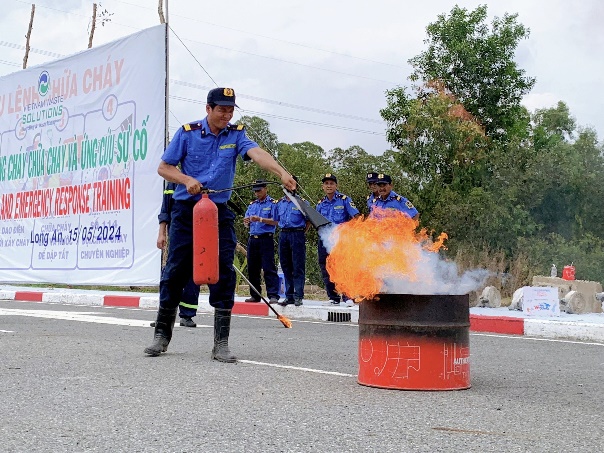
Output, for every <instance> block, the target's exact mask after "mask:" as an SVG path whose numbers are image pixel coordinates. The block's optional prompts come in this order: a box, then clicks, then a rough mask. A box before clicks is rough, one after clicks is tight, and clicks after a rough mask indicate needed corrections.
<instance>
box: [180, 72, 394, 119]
mask: <svg viewBox="0 0 604 453" xmlns="http://www.w3.org/2000/svg"><path fill="white" fill-rule="evenodd" d="M170 82H171V83H173V84H174V85H182V86H186V87H190V88H199V89H202V90H209V89H211V88H210V87H207V86H203V85H199V84H196V83H191V82H185V81H182V80H177V79H170ZM237 96H238V97H240V98H244V99H249V100H251V101H257V102H262V103H266V104H273V105H278V106H279V107H288V108H292V109H298V110H305V111H308V112H315V113H322V114H325V115H330V116H339V117H342V118H348V119H351V120H360V121H365V122H369V123H378V124H383V123H384V121H383V120H377V119H374V118H366V117H362V116H356V115H348V114H346V113H338V112H333V111H329V110H323V109H317V108H314V107H306V106H303V105H297V104H289V103H287V102H282V101H274V100H272V99H266V98H260V97H257V96H250V95H247V94H241V93H237ZM182 100H189V99H188V98H183V99H182ZM191 101H194V100H193V99H191Z"/></svg>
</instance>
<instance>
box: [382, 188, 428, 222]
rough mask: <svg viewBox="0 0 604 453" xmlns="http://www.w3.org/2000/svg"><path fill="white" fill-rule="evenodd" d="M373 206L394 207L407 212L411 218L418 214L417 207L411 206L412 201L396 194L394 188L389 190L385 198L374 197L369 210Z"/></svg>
mask: <svg viewBox="0 0 604 453" xmlns="http://www.w3.org/2000/svg"><path fill="white" fill-rule="evenodd" d="M375 208H382V209H394V210H397V211H401V212H403V213H405V214H407V215H408V216H409V217H411V218H413V217H415V216H416V215H417V214H419V212H418V211H417V209H415V206H413V203H411V202H410V201H409V200H407V199H406V198H405V197H403V196H401V195H399V194H397V193H396V192H395V191H394V190H391V191H390V193H389V194H388V197H386V199H385V200H382V198H381V197H377V198H375V199H374V200H373V203H372V205H371V211H372V212H373V210H374V209H375Z"/></svg>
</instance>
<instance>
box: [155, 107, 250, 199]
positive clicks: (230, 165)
mask: <svg viewBox="0 0 604 453" xmlns="http://www.w3.org/2000/svg"><path fill="white" fill-rule="evenodd" d="M187 128H190V130H188V131H187V130H186V129H187ZM256 147H258V144H257V143H256V142H254V141H252V140H250V139H249V138H247V136H246V135H245V131H244V130H243V127H241V126H235V125H228V126H227V127H225V128H224V129H223V130H221V131H220V132H219V133H218V135H214V134H213V133H212V132H211V131H210V126H209V125H208V119H207V117H206V118H204V119H203V120H202V121H198V122H195V123H189V124H186V125H185V126H183V127H181V128H180V129H178V131H176V134H174V137H173V138H172V141H171V142H170V144H169V145H168V147H167V148H166V150H165V151H164V154H163V156H162V158H161V159H162V160H163V161H164V162H165V163H167V164H169V165H174V166H176V165H178V164H179V163H180V164H181V171H182V172H183V173H184V174H185V175H188V176H191V177H193V178H195V179H197V180H198V181H199V182H200V183H201V184H202V185H203V186H204V187H206V188H208V189H214V190H219V189H227V188H229V187H232V186H233V179H234V177H235V166H236V164H237V156H241V157H242V158H243V159H244V160H249V159H250V158H249V157H248V156H247V152H248V151H249V150H250V149H252V148H256ZM230 197H231V192H230V191H228V192H221V193H216V194H210V199H211V200H212V201H214V202H215V203H226V202H227V201H228V200H229V198H230ZM200 198H201V194H198V195H189V193H188V192H187V188H186V186H185V185H184V184H179V185H178V186H177V187H176V190H175V191H174V199H175V200H199V199H200Z"/></svg>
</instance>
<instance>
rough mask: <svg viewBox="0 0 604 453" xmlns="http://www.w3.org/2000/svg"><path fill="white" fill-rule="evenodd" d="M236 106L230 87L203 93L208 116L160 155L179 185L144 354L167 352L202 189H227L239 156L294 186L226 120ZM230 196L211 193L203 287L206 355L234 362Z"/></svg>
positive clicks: (187, 273)
mask: <svg viewBox="0 0 604 453" xmlns="http://www.w3.org/2000/svg"><path fill="white" fill-rule="evenodd" d="M236 106H237V105H236V104H235V91H234V90H233V89H232V88H215V89H213V90H211V91H210V92H209V93H208V97H207V104H206V114H207V116H206V117H205V118H204V119H203V120H200V121H196V122H193V123H189V124H185V125H184V126H182V127H181V128H180V129H179V130H178V131H177V132H176V133H175V134H174V137H173V138H172V141H171V142H170V144H169V145H168V147H167V148H166V150H165V151H164V154H163V156H162V158H161V163H160V164H159V168H158V170H157V172H158V173H159V174H160V176H162V177H163V178H164V179H166V180H168V181H172V182H174V183H176V184H178V186H177V187H176V190H175V191H174V196H173V197H174V206H173V208H172V224H171V226H170V231H169V237H170V241H169V245H168V260H167V262H166V267H165V268H164V271H163V273H162V277H161V281H160V286H159V309H158V312H157V320H156V325H155V333H154V337H153V343H152V344H151V345H150V346H148V347H147V348H145V353H146V354H148V355H150V356H158V355H160V354H161V353H162V352H165V351H166V350H167V348H168V344H169V343H170V340H171V338H172V330H173V326H174V321H175V319H176V310H177V307H178V304H179V302H180V296H181V294H182V290H183V287H184V286H185V285H186V283H187V282H188V281H189V280H190V279H191V276H192V274H193V206H194V205H195V203H197V201H199V199H200V198H201V191H202V188H205V189H211V190H221V189H227V188H229V187H232V186H233V179H234V177H235V167H236V163H237V157H238V156H241V157H242V158H243V159H244V160H250V159H251V160H253V161H254V162H255V163H256V164H258V165H259V166H260V167H261V168H263V169H264V170H267V171H270V172H271V173H273V174H275V175H276V176H278V177H279V178H280V179H281V182H282V183H283V185H284V186H285V187H286V188H287V189H288V190H292V191H293V190H295V189H296V182H295V181H294V179H293V178H292V176H291V175H290V174H289V173H288V172H287V171H286V170H285V169H284V168H283V167H281V166H280V165H279V164H278V163H277V161H275V159H273V157H272V156H271V155H270V154H269V153H268V152H266V151H265V150H263V149H262V148H260V147H259V146H258V144H257V143H256V142H254V141H252V140H250V139H249V138H248V137H247V135H246V133H245V131H244V128H243V125H234V124H230V123H229V121H230V120H231V119H232V118H233V113H234V110H235V107H236ZM179 164H180V167H181V169H179V168H178V165H179ZM230 196H231V192H230V191H226V192H221V193H214V194H210V199H211V200H212V201H213V202H214V203H216V206H217V207H218V231H219V232H218V236H219V280H218V283H216V284H211V285H208V286H209V288H210V305H212V306H213V307H214V348H213V349H212V356H211V357H212V359H214V360H218V361H221V362H235V361H236V360H237V359H236V357H235V356H233V355H232V354H231V351H230V349H229V346H228V339H229V334H230V325H231V310H232V308H233V305H234V296H235V284H236V278H235V271H234V269H233V259H234V257H235V246H236V244H237V240H236V237H235V227H234V219H235V214H233V213H232V212H231V211H230V209H229V208H228V207H227V201H228V200H229V198H230Z"/></svg>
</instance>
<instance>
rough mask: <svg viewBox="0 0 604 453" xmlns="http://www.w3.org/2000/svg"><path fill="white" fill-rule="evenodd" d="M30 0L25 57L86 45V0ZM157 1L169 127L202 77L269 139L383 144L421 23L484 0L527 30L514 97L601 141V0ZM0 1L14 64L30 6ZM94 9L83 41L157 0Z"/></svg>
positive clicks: (202, 86)
mask: <svg viewBox="0 0 604 453" xmlns="http://www.w3.org/2000/svg"><path fill="white" fill-rule="evenodd" d="M34 1H35V4H36V12H35V17H34V23H33V30H32V34H31V40H30V46H31V51H30V54H29V59H28V67H33V66H35V65H41V64H44V63H45V62H48V61H52V60H55V59H58V58H61V57H62V56H67V55H71V54H73V53H76V52H80V51H82V50H85V49H86V48H87V45H88V34H89V27H90V23H91V16H92V3H93V2H92V1H90V0H34ZM167 1H168V5H167V6H168V8H167V9H168V10H167V17H168V22H169V24H170V28H171V29H172V32H171V33H170V68H169V77H170V80H171V82H170V112H169V119H170V133H171V134H172V133H173V132H174V131H175V130H176V129H177V128H178V127H179V126H180V125H181V124H183V123H186V122H191V121H195V120H198V119H201V118H203V117H204V116H205V109H204V106H205V99H206V95H207V91H208V90H209V89H211V88H214V87H216V86H228V87H232V88H234V89H235V92H236V94H237V104H238V105H239V107H240V109H239V110H238V111H237V112H236V113H235V117H234V121H236V120H237V119H238V118H240V117H241V115H254V116H259V117H261V118H263V119H264V120H266V121H267V122H268V123H269V124H270V130H271V131H272V132H273V133H274V134H276V135H277V138H278V140H279V141H280V142H283V143H298V142H303V141H311V142H313V143H315V144H317V145H319V146H321V147H322V148H323V149H324V150H325V151H328V150H331V149H333V148H336V147H339V148H344V149H346V148H349V147H351V146H361V147H362V148H363V149H365V150H366V151H367V152H369V153H371V154H376V155H379V154H382V153H383V152H384V151H385V150H387V149H390V145H389V144H388V142H387V141H386V136H385V128H386V125H385V123H384V122H383V121H382V119H381V117H380V114H379V111H380V109H382V108H384V107H385V106H386V97H385V92H386V90H389V89H392V88H394V87H396V86H410V85H411V83H410V82H409V80H408V76H409V75H410V73H411V71H412V68H411V66H410V65H409V64H408V60H409V59H410V58H412V57H414V56H416V55H418V54H419V53H420V52H422V51H423V50H425V49H426V45H425V43H424V42H423V41H424V39H425V38H426V33H425V29H426V26H427V25H428V24H430V23H431V22H434V21H435V20H436V19H437V16H438V15H439V14H448V13H449V12H450V11H451V9H452V8H453V6H454V5H455V4H457V5H459V6H460V7H463V8H466V9H468V10H473V9H475V8H476V7H477V6H478V5H480V4H486V5H487V7H488V14H489V23H490V21H491V19H492V18H493V17H495V16H498V17H501V16H503V15H504V14H505V13H510V14H518V22H520V23H522V24H523V25H524V26H526V27H528V28H529V29H530V36H529V38H528V39H526V40H523V41H521V42H520V44H519V46H518V48H517V52H516V58H515V60H516V62H517V64H518V66H519V67H520V68H521V69H524V70H525V71H526V75H528V76H531V77H535V78H536V79H537V83H536V84H535V87H534V88H533V90H532V91H531V92H530V93H529V94H528V95H527V96H526V97H525V98H524V100H523V104H524V105H525V106H526V107H527V108H528V109H529V110H531V111H533V110H534V109H537V108H549V107H554V106H555V105H556V104H557V102H558V101H564V102H565V103H566V104H567V105H568V106H569V109H570V113H571V115H572V116H573V117H574V118H575V119H576V121H577V124H578V125H579V126H582V127H592V128H594V129H595V130H596V132H597V133H598V138H599V140H600V142H602V141H603V137H604V109H602V104H603V103H604V102H603V101H604V95H603V94H602V88H601V82H602V75H603V74H604V58H602V55H603V54H602V48H603V47H604V28H603V27H602V26H601V23H602V20H603V19H604V2H602V1H601V0H582V1H580V2H569V1H568V0H531V1H526V0H506V1H503V0H497V1H486V2H485V1H484V0H483V1H469V0H463V1H458V2H451V1H445V0H432V1H430V2H428V3H423V2H421V3H420V2H413V3H411V2H405V1H401V0H374V1H373V2H364V1H358V0H350V1H348V2H342V1H329V0H322V1H317V0H304V1H300V0H288V1H283V0H262V1H261V2H249V1H241V0H231V1H229V2H228V3H226V4H224V3H218V2H203V1H199V0H196V1H192V0H167ZM2 3H3V6H4V8H3V14H2V15H1V16H0V76H3V75H6V74H9V73H12V72H15V71H18V70H20V69H21V68H22V64H23V57H24V54H25V50H24V49H25V34H26V33H27V28H28V24H29V18H30V13H31V1H30V2H27V1H24V0H3V2H2ZM165 3H166V0H164V13H166V6H165ZM105 10H106V11H107V12H108V13H110V14H111V15H110V16H105V18H106V19H109V20H108V21H106V22H105V23H104V24H100V23H97V27H96V31H95V35H94V41H93V46H98V45H100V44H103V43H106V42H110V41H113V40H116V39H118V38H120V37H122V36H126V35H129V34H132V33H135V32H137V31H139V30H142V29H144V28H148V27H152V26H154V25H158V24H159V16H158V12H157V10H158V1H157V0H128V1H120V0H105V1H101V2H100V6H99V11H98V14H97V15H100V14H101V12H102V11H105ZM98 20H99V21H101V20H103V17H99V18H98Z"/></svg>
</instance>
